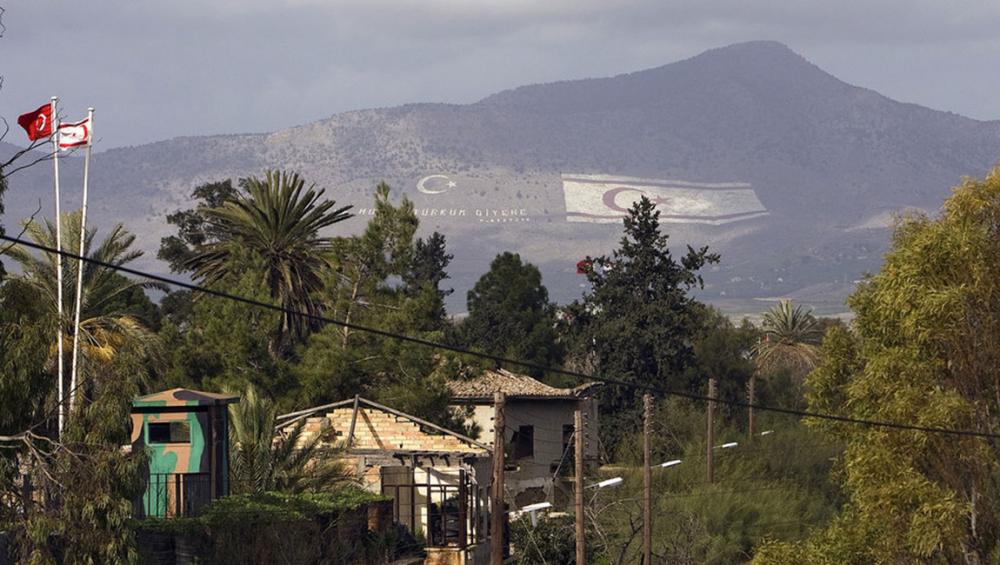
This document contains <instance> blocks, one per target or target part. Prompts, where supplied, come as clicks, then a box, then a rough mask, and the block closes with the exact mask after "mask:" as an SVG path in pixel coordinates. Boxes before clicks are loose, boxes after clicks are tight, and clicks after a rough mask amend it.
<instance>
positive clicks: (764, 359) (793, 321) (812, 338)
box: [754, 300, 823, 374]
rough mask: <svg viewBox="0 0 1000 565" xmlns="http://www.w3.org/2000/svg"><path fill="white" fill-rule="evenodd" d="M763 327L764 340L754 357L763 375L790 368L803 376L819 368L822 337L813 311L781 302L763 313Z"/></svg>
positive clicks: (785, 301) (758, 346) (787, 302)
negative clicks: (771, 371) (817, 365)
mask: <svg viewBox="0 0 1000 565" xmlns="http://www.w3.org/2000/svg"><path fill="white" fill-rule="evenodd" d="M761 327H762V329H763V330H764V337H763V340H762V341H761V342H760V343H759V344H758V345H757V348H756V350H755V352H754V353H755V355H754V357H755V359H756V361H757V367H758V368H759V369H760V370H761V371H762V372H767V371H770V370H773V369H775V368H777V367H788V368H790V369H792V370H793V371H795V372H796V373H803V374H804V373H806V372H808V371H809V370H811V369H812V368H813V367H815V366H816V362H817V361H818V360H819V347H818V346H819V343H820V340H822V338H823V334H822V328H821V327H820V325H819V323H818V322H817V321H816V318H815V317H814V316H813V315H812V311H811V310H807V309H806V308H804V307H803V306H792V302H791V301H790V300H782V301H780V302H778V304H777V305H776V306H775V307H774V308H771V309H770V310H768V311H767V312H765V313H764V320H763V322H762V323H761Z"/></svg>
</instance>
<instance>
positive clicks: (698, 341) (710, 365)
mask: <svg viewBox="0 0 1000 565" xmlns="http://www.w3.org/2000/svg"><path fill="white" fill-rule="evenodd" d="M756 339H757V330H756V329H755V328H754V327H753V325H752V324H750V322H749V321H746V320H744V321H743V323H742V324H740V325H739V326H737V325H734V324H733V323H732V322H731V321H730V320H729V318H727V317H726V316H725V315H724V314H722V312H720V311H718V310H716V309H715V308H712V307H706V308H705V309H704V311H703V314H702V320H701V324H700V327H699V328H698V329H697V332H696V333H695V335H694V336H693V349H694V362H693V363H692V365H691V366H690V367H689V368H688V369H687V370H685V371H684V372H683V373H682V375H681V378H682V379H683V380H682V381H679V382H678V383H677V384H675V385H674V386H678V387H679V388H682V389H684V390H688V391H699V390H700V389H701V386H702V383H704V382H705V381H707V380H708V379H709V378H710V377H714V378H715V379H716V386H717V389H716V394H717V395H718V397H719V398H721V399H723V400H730V401H740V402H742V401H745V400H746V390H747V389H746V386H747V383H748V382H749V380H750V379H751V378H753V375H754V370H755V367H754V364H753V361H752V360H751V358H750V352H751V351H752V350H753V347H754V344H755V343H756ZM717 408H718V409H719V413H720V414H721V415H722V416H724V417H730V418H732V417H736V416H737V415H738V414H742V413H743V410H742V409H734V408H732V407H730V406H727V405H723V404H720V405H717Z"/></svg>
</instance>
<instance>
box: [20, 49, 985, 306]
mask: <svg viewBox="0 0 1000 565" xmlns="http://www.w3.org/2000/svg"><path fill="white" fill-rule="evenodd" d="M6 150H9V148H7V149H6ZM2 151H4V148H3V147H0V152H2ZM998 156H1000V122H981V121H976V120H972V119H968V118H965V117H962V116H959V115H956V114H952V113H946V112H938V111H934V110H931V109H928V108H924V107H920V106H916V105H913V104H903V103H900V102H896V101H893V100H890V99H888V98H886V97H884V96H881V95H880V94H878V93H876V92H873V91H871V90H867V89H864V88H859V87H856V86H852V85H849V84H846V83H844V82H842V81H840V80H838V79H837V78H836V77H833V76H831V75H830V74H828V73H826V72H824V71H823V70H821V69H819V68H818V67H816V66H815V65H812V64H811V63H809V62H808V61H806V60H805V59H803V58H802V57H801V56H799V55H797V54H796V53H794V52H793V51H791V50H790V49H789V48H787V47H785V46H784V45H781V44H779V43H774V42H752V43H744V44H738V45H733V46H729V47H724V48H721V49H715V50H711V51H708V52H705V53H702V54H701V55H698V56H696V57H693V58H691V59H687V60H684V61H680V62H676V63H672V64H669V65H665V66H662V67H658V68H655V69H649V70H644V71H639V72H634V73H630V74H623V75H619V76H615V77H610V78H596V79H585V80H573V81H564V82H557V83H551V84H540V85H531V86H524V87H521V88H516V89H513V90H509V91H504V92H501V93H498V94H495V95H493V96H490V97H488V98H485V99H483V100H481V101H479V102H476V103H473V104H468V105H445V104H412V105H407V106H402V107H398V108H387V109H373V110H363V111H356V112H348V113H344V114H338V115H335V116H332V117H331V118H329V119H327V120H322V121H318V122H315V123H312V124H309V125H306V126H302V127H297V128H291V129H286V130H281V131H277V132H274V133H268V134H254V135H227V136H204V137H186V138H177V139H172V140H169V141H162V142H157V143H152V144H148V145H143V146H139V147H129V148H120V149H114V150H109V151H105V152H100V153H98V154H95V161H94V163H93V169H92V170H93V178H92V179H93V185H92V190H93V192H92V194H93V196H92V198H93V200H92V205H93V209H94V211H95V219H96V221H97V224H98V225H100V224H107V223H110V222H112V221H124V222H125V223H126V225H127V226H128V227H129V228H131V229H132V230H133V231H135V232H137V233H138V234H140V237H141V242H142V245H143V247H144V248H145V249H147V250H148V251H149V252H150V253H149V255H150V256H153V255H155V249H156V247H157V245H158V241H159V238H160V237H162V236H163V235H165V234H166V233H167V232H168V226H166V224H165V221H164V216H165V215H166V214H167V213H169V212H170V211H172V210H174V209H177V208H179V207H182V206H186V205H187V199H188V195H189V193H190V191H191V189H192V188H193V187H194V186H195V185H196V184H198V183H200V182H203V181H207V180H215V179H220V178H226V177H236V176H242V175H247V174H254V173H259V172H260V171H262V170H263V169H265V168H268V167H283V168H289V169H296V170H299V171H301V172H302V173H303V174H305V175H306V177H307V178H309V179H311V180H312V181H314V182H316V183H317V184H318V185H320V186H324V187H326V188H327V189H328V195H330V196H331V197H333V198H335V199H336V200H337V201H338V202H344V203H349V204H353V205H354V206H355V207H356V209H357V211H358V213H359V215H358V218H357V219H355V220H352V221H350V222H347V223H345V224H344V225H343V228H342V229H345V230H360V229H361V228H362V227H363V224H364V217H365V214H366V213H370V210H366V208H368V207H369V204H370V200H371V194H372V192H373V188H374V186H375V184H376V183H377V182H378V181H380V180H385V181H387V182H389V183H390V184H391V185H392V186H393V187H394V188H395V189H397V191H398V192H399V193H401V194H405V195H406V196H408V197H410V198H411V199H413V200H414V201H415V203H416V205H417V208H418V209H419V212H420V213H421V214H422V216H423V226H424V228H425V229H427V230H434V229H436V230H440V231H442V232H443V233H445V234H446V235H447V236H448V238H449V244H450V246H451V248H452V251H453V252H454V253H455V255H456V259H455V261H454V263H453V268H452V281H451V284H452V285H453V286H454V287H456V289H458V291H459V292H456V293H455V295H454V298H455V301H454V303H453V304H451V307H452V310H453V311H461V310H462V308H463V307H464V301H463V300H462V298H463V297H464V291H465V290H466V289H468V288H469V287H470V286H471V285H472V284H473V283H474V281H475V278H476V277H478V275H480V274H481V273H482V272H484V270H485V269H486V267H487V265H488V263H489V261H490V260H491V259H492V258H493V256H494V255H495V254H496V253H497V252H499V251H501V250H506V249H513V250H515V251H519V252H520V253H522V255H524V256H526V257H527V259H528V260H530V261H533V262H536V263H538V264H539V265H540V266H541V267H542V269H543V273H544V274H545V276H546V282H547V284H548V285H549V287H550V290H551V291H552V295H553V296H554V297H555V298H556V299H558V300H560V301H567V300H571V299H572V298H574V297H575V296H577V295H578V294H579V292H580V288H579V283H580V282H581V280H580V279H579V278H578V277H577V276H576V275H575V274H574V264H575V262H576V260H577V258H579V257H582V256H584V255H586V254H599V253H602V252H605V251H607V250H608V249H610V248H611V247H612V246H613V245H614V243H615V241H616V240H617V238H618V234H619V232H620V227H619V225H617V224H614V223H592V222H591V221H589V220H588V221H578V220H581V219H584V220H586V218H597V217H602V218H603V217H607V215H608V214H610V215H611V216H613V215H614V214H615V213H616V211H617V210H619V209H620V208H622V207H627V204H628V203H629V202H630V201H631V199H634V198H637V197H638V196H639V195H640V194H646V195H648V196H651V197H655V198H660V199H661V201H662V202H663V205H662V209H663V213H664V215H665V216H669V217H671V218H672V219H671V223H669V224H667V226H668V231H669V232H670V233H671V234H672V237H673V239H674V241H675V242H676V243H677V244H678V245H681V244H686V243H694V244H701V243H707V244H710V245H712V246H713V247H715V248H716V249H718V250H719V251H721V253H722V254H723V263H722V264H721V265H720V266H719V267H718V268H717V269H716V270H714V271H713V272H712V273H710V274H709V277H708V279H707V283H708V287H707V288H706V289H705V291H704V296H705V297H706V298H707V299H709V300H711V301H715V302H717V303H719V304H720V305H721V306H723V307H725V308H727V309H729V310H740V311H751V310H754V309H755V308H763V307H766V304H764V303H760V302H755V300H756V299H766V298H773V297H776V296H795V297H798V298H800V299H802V300H805V301H807V302H812V303H814V304H816V305H818V306H820V307H822V308H824V309H825V310H827V311H834V310H837V309H838V307H839V304H840V303H841V302H842V300H843V297H844V296H845V295H846V293H847V292H849V290H850V288H851V287H852V285H853V282H854V281H855V280H856V279H858V278H860V277H861V276H862V274H863V272H865V271H870V270H873V269H876V268H877V267H878V264H879V257H880V253H881V251H882V250H884V248H885V245H886V241H887V236H888V231H887V229H886V226H887V225H888V223H889V221H890V220H891V217H892V213H893V212H894V211H897V210H901V209H904V208H920V209H928V210H932V209H934V208H936V207H937V206H938V205H939V204H940V202H941V201H942V200H943V199H944V198H945V197H946V196H947V195H948V192H949V187H950V186H952V185H954V184H955V183H956V182H958V180H959V179H960V177H961V176H962V175H982V174H984V173H985V171H986V170H987V169H988V168H989V167H990V166H991V165H992V164H993V163H994V162H995V161H996V159H997V157H998ZM63 169H64V171H66V172H65V174H64V176H63V184H64V186H66V187H67V194H68V196H67V200H66V204H64V206H65V207H69V202H75V200H70V199H69V198H71V197H72V194H73V192H72V190H70V189H71V188H72V189H76V188H77V187H78V186H79V184H80V169H81V167H80V166H79V163H78V162H76V163H72V162H70V164H68V165H67V166H65V167H63ZM567 179H583V180H580V181H579V182H577V181H572V180H567ZM573 182H576V183H577V184H572V183H573ZM11 185H12V186H11V190H10V193H9V194H8V197H7V208H8V212H7V214H6V216H5V217H4V218H3V221H4V222H5V224H7V225H8V226H9V225H11V224H13V223H15V222H16V220H17V219H18V218H21V217H24V216H26V215H27V214H30V213H31V211H32V210H34V208H35V207H36V206H37V204H38V200H39V198H41V200H42V202H43V203H44V206H45V208H44V211H45V212H46V213H48V211H49V209H50V208H51V196H50V194H51V170H50V168H48V167H38V168H35V169H34V170H30V171H25V172H24V173H20V174H19V175H17V176H16V177H14V178H13V179H12V182H11ZM568 212H569V215H568V214H567V213H568ZM751 212H752V213H751ZM146 267H148V268H154V269H162V267H160V266H158V265H156V264H155V261H153V260H152V259H150V262H149V263H147V265H146ZM758 304H759V306H757V305H758Z"/></svg>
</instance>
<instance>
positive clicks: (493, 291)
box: [458, 252, 563, 376]
mask: <svg viewBox="0 0 1000 565" xmlns="http://www.w3.org/2000/svg"><path fill="white" fill-rule="evenodd" d="M467 304H468V309H469V317H468V318H466V319H465V320H464V321H463V322H462V325H461V327H460V328H459V330H458V331H459V334H460V335H461V339H462V340H463V341H464V342H465V344H466V345H468V346H471V347H475V348H477V349H479V350H481V351H484V352H486V353H489V354H492V355H500V356H504V357H511V358H515V359H523V360H526V361H530V362H532V363H535V364H538V365H544V366H550V365H552V366H554V365H556V364H558V363H560V362H561V360H562V354H563V353H562V350H561V347H560V345H559V343H558V342H557V339H556V332H555V316H554V314H555V310H554V307H553V305H552V303H551V302H549V292H548V289H546V288H545V285H543V284H542V273H541V272H540V271H539V270H538V267H536V266H534V265H532V264H530V263H523V262H522V261H521V256H520V255H518V254H516V253H510V252H504V253H501V254H499V255H497V256H496V258H495V259H493V262H492V263H490V270H489V271H488V272H487V273H486V274H484V275H483V276H482V277H481V278H480V279H479V281H477V282H476V285H475V286H474V287H472V290H470V291H469V293H468V296H467ZM518 370H521V369H520V368H518ZM530 372H532V373H535V374H536V376H538V374H539V373H540V372H539V371H530Z"/></svg>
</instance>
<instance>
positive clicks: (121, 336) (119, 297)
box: [8, 212, 162, 397]
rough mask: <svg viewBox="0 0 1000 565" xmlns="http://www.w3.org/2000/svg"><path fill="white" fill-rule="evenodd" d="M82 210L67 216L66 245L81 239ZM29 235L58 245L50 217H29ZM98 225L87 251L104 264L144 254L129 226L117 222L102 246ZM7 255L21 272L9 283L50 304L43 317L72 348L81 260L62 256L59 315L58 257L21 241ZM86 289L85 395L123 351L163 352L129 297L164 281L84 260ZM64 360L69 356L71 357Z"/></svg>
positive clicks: (82, 355) (82, 352) (52, 364)
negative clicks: (131, 275)
mask: <svg viewBox="0 0 1000 565" xmlns="http://www.w3.org/2000/svg"><path fill="white" fill-rule="evenodd" d="M80 218H81V216H80V213H79V212H75V213H72V214H66V215H64V216H63V219H62V222H63V225H62V236H63V242H62V247H63V249H74V248H75V247H76V245H78V242H79V238H80ZM25 228H26V234H27V236H28V238H30V239H31V240H32V241H34V242H35V243H38V244H39V245H43V246H46V247H50V248H54V247H55V246H56V242H55V225H54V224H52V223H51V222H46V224H45V225H44V226H43V225H41V224H38V223H36V222H33V221H32V222H28V223H27V224H26V226H25ZM96 233H97V230H96V229H89V230H87V236H86V238H85V240H84V255H85V256H86V257H90V258H92V259H95V260H97V261H101V262H102V263H107V264H110V265H115V266H121V265H127V264H129V263H131V262H133V261H135V260H136V259H138V258H139V257H141V256H142V252H141V251H139V250H136V249H133V244H134V242H135V236H134V235H132V234H130V233H128V232H127V231H125V229H124V228H123V227H122V226H121V225H120V224H119V225H116V226H115V227H113V228H112V229H111V231H110V233H108V234H107V236H105V237H104V239H103V240H102V241H101V242H100V244H99V245H95V237H96ZM8 255H9V256H10V257H11V258H12V259H13V260H14V261H15V262H17V263H18V264H19V265H20V267H21V271H22V275H21V276H20V277H18V278H17V279H16V281H13V280H12V281H9V282H8V284H14V285H24V286H26V287H27V288H28V289H30V291H31V292H33V293H34V294H35V295H36V297H37V300H38V302H37V303H38V304H41V305H44V307H45V308H46V312H45V317H44V318H43V319H41V320H39V323H41V324H47V325H49V327H51V328H53V330H54V329H55V328H56V327H61V328H62V332H61V335H62V336H63V338H62V339H63V342H64V343H63V347H64V350H65V351H67V352H68V351H72V346H73V332H74V328H73V313H74V311H75V306H76V305H75V296H76V276H75V275H76V272H77V261H74V260H71V259H67V258H65V257H64V258H62V262H63V274H64V275H65V276H64V277H63V315H64V318H63V319H62V320H58V312H57V307H56V293H57V283H56V276H55V269H56V257H55V254H54V253H42V254H40V255H36V254H34V253H32V252H30V251H29V250H28V249H27V248H25V247H22V246H15V247H13V248H11V249H10V250H9V251H8ZM82 288H83V292H82V299H81V310H80V312H81V314H80V332H81V337H80V362H79V369H78V370H79V374H80V383H81V385H82V386H83V388H81V390H78V391H76V394H77V396H83V397H86V395H85V394H83V393H84V391H85V389H86V387H87V386H90V385H87V384H84V383H87V382H88V381H90V380H92V379H94V378H97V377H99V376H101V375H103V374H104V372H105V368H106V367H107V366H108V365H109V364H111V363H112V362H113V361H114V358H115V357H116V356H117V355H119V354H122V353H125V352H127V353H134V354H139V355H143V356H145V357H146V358H149V359H156V358H157V356H158V355H159V352H160V349H159V343H158V340H157V339H156V334H154V333H153V332H151V331H150V330H149V329H148V328H147V327H146V326H145V325H144V324H143V323H142V322H141V321H140V320H139V319H138V318H137V317H136V316H134V315H133V314H131V313H128V311H127V310H128V308H129V307H130V303H131V301H134V300H135V296H136V293H142V290H143V289H147V288H162V285H159V284H157V283H153V282H149V281H138V280H132V279H128V278H126V277H123V276H121V275H120V274H118V272H116V271H115V270H114V269H112V268H109V267H105V266H102V265H98V264H94V263H86V264H85V265H84V267H83V287H82ZM56 350H57V348H56V344H55V343H52V344H51V349H50V353H49V362H48V366H49V367H53V372H55V369H54V368H55V366H56ZM64 361H68V355H67V359H65V360H64Z"/></svg>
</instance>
